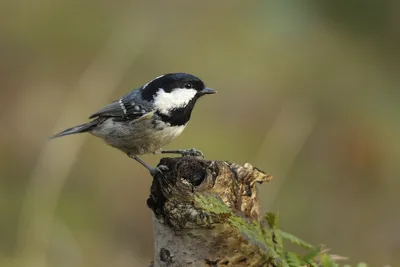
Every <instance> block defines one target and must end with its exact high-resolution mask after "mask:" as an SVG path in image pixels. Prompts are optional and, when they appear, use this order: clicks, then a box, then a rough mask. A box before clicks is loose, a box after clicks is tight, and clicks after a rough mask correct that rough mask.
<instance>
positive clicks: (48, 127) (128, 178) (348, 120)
mask: <svg viewBox="0 0 400 267" xmlns="http://www.w3.org/2000/svg"><path fill="white" fill-rule="evenodd" d="M399 12H400V4H399V2H398V1H394V0H393V1H383V0H382V1H372V0H364V1H361V0H359V1H356V0H353V1H349V0H321V1H295V0H293V1H289V0H286V1H283V0H276V1H197V2H195V1H127V0H117V1H104V0H100V1H77V0H70V1H66V0H58V1H50V0H34V1H27V0H16V1H11V0H8V1H7V0H6V1H4V0H3V1H1V2H0V77H1V78H0V93H1V97H0V111H1V112H0V123H1V131H0V157H1V165H0V266H5V267H8V266H29V267H31V266H33V267H41V266H43V267H46V266H49V267H50V266H51V267H53V266H55V267H63V266H78V267H80V266H85V267H86V266H89V267H90V266H96V267H98V266H117V267H124V266H130V267H132V266H147V264H148V262H149V261H150V260H151V259H152V255H153V251H152V242H153V241H152V224H151V213H150V210H149V209H148V208H147V206H146V199H147V196H148V193H149V186H150V184H151V177H150V176H149V174H148V173H147V171H146V170H145V169H144V168H142V167H141V166H139V164H137V163H136V162H134V161H132V160H131V159H129V158H128V157H127V156H125V155H124V154H122V153H121V152H119V151H117V150H115V149H112V148H110V147H107V146H106V145H104V144H103V143H102V141H101V140H99V139H97V138H95V137H91V136H89V135H76V136H70V137H66V138H63V139H58V140H53V141H51V142H48V140H47V138H48V136H50V135H52V134H54V133H56V132H58V131H60V130H62V129H64V128H67V127H70V126H73V125H75V124H80V123H83V122H85V121H86V118H87V117H88V115H90V114H91V113H93V112H94V111H96V110H97V109H98V108H100V107H102V106H103V105H104V104H106V103H108V102H109V101H111V100H114V99H116V98H118V97H119V96H120V95H123V94H125V93H126V92H127V91H129V90H130V89H133V88H136V87H138V86H140V85H142V84H144V83H146V82H147V81H149V80H151V79H152V78H154V77H156V76H158V75H160V74H163V73H167V72H178V71H184V72H189V73H193V74H195V75H198V76H200V77H201V78H202V79H203V80H204V81H205V82H206V84H207V85H208V86H209V87H212V88H216V89H218V94H217V95H213V96H209V97H205V98H203V99H201V100H200V101H199V103H198V104H197V106H196V108H195V111H194V114H193V117H192V120H191V123H190V124H189V127H188V128H187V129H186V131H185V132H184V134H183V135H182V136H181V137H180V138H179V139H177V140H176V141H175V142H173V143H172V144H170V145H169V146H168V148H191V147H196V148H197V149H200V150H202V151H203V152H204V153H205V154H206V157H207V158H209V159H221V160H228V161H232V162H237V163H245V162H251V163H252V164H254V165H256V166H258V167H260V168H262V169H264V170H265V171H266V172H268V173H269V174H272V175H273V176H274V179H273V181H272V183H270V184H268V185H264V186H262V187H260V192H261V199H262V202H263V209H264V210H265V211H266V210H273V211H276V210H279V212H280V214H281V224H282V225H281V226H282V228H283V229H284V230H286V231H288V232H291V233H293V234H296V235H298V236H300V237H302V238H304V239H305V240H307V241H309V242H311V243H314V244H321V243H322V244H325V245H327V246H328V247H330V248H332V252H333V253H335V254H339V255H343V256H348V257H350V263H354V262H359V261H365V262H367V263H369V264H370V266H384V265H386V264H390V265H391V266H399V265H400V254H399V251H400V231H399V226H400V212H399V203H400V194H399V193H400V190H399V188H400V181H399V174H400V164H399V162H398V159H399V158H400V124H399V115H400V105H399V97H400V92H399V85H400V76H399V62H400V61H399V59H400V56H399V55H400V53H399V52H400V20H399V14H400V13H399ZM143 159H144V160H145V161H146V162H148V163H151V164H152V165H155V164H157V162H158V160H159V159H160V156H154V155H149V156H144V157H143Z"/></svg>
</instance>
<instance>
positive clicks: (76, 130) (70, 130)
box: [50, 120, 98, 139]
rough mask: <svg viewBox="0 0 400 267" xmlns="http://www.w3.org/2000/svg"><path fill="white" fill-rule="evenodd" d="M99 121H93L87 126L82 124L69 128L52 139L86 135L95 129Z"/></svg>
mask: <svg viewBox="0 0 400 267" xmlns="http://www.w3.org/2000/svg"><path fill="white" fill-rule="evenodd" d="M97 123H98V122H97V121H96V120H94V121H91V122H88V123H85V124H81V125H78V126H75V127H72V128H68V129H66V130H64V131H62V132H60V133H58V134H55V135H53V136H51V137H50V139H53V138H57V137H61V136H65V135H70V134H76V133H85V132H88V131H90V130H91V129H93V127H95V126H96V125H97Z"/></svg>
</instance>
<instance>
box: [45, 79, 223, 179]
mask: <svg viewBox="0 0 400 267" xmlns="http://www.w3.org/2000/svg"><path fill="white" fill-rule="evenodd" d="M214 93H216V91H215V90H213V89H211V88H207V87H206V86H205V85H204V83H203V81H201V80H200V79H199V78H198V77H196V76H194V75H191V74H188V73H169V74H165V75H162V76H159V77H156V78H155V79H153V80H152V81H150V82H148V83H146V84H145V85H143V86H142V87H140V88H138V89H136V90H133V91H131V92H129V93H128V94H126V95H125V96H123V97H121V98H120V99H118V100H115V101H113V102H111V103H110V104H108V105H106V106H105V107H103V108H102V109H100V110H99V111H97V112H96V113H94V114H93V115H91V116H90V117H89V119H93V120H92V121H90V122H88V123H85V124H82V125H78V126H75V127H72V128H69V129H66V130H64V131H62V132H60V133H58V134H56V135H54V136H52V137H51V138H56V137H61V136H65V135H70V134H75V133H84V132H88V133H91V134H93V135H94V136H97V137H99V138H101V139H103V140H104V141H105V142H106V143H107V144H108V145H110V146H112V147H115V148H117V149H119V150H121V151H123V152H124V153H126V154H127V155H128V156H129V157H131V158H133V159H135V160H136V161H138V162H139V163H140V164H142V165H143V166H144V167H146V168H147V169H148V170H149V171H150V173H151V174H152V175H154V174H155V173H156V172H160V171H162V170H160V169H159V168H151V167H150V166H148V165H147V164H146V163H144V162H143V161H142V160H141V159H140V158H139V157H138V155H143V154H148V153H179V154H181V155H192V154H193V155H201V152H200V151H197V150H194V149H190V150H162V147H163V146H165V145H167V144H168V143H169V142H171V141H172V140H174V139H175V138H176V137H178V136H179V135H180V134H181V133H182V131H183V130H184V129H185V127H186V125H187V123H188V122H189V120H190V115H191V113H192V110H193V108H194V105H195V103H196V101H197V100H198V99H199V98H200V97H201V96H203V95H206V94H214Z"/></svg>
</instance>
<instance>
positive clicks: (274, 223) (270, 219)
mask: <svg viewBox="0 0 400 267" xmlns="http://www.w3.org/2000/svg"><path fill="white" fill-rule="evenodd" d="M264 219H265V220H266V221H267V223H268V225H269V227H271V229H277V228H278V222H279V216H278V215H277V214H275V213H273V212H267V213H265V215H264Z"/></svg>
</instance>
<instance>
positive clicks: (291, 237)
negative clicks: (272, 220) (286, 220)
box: [275, 230, 314, 249]
mask: <svg viewBox="0 0 400 267" xmlns="http://www.w3.org/2000/svg"><path fill="white" fill-rule="evenodd" d="M275 231H277V232H279V234H280V236H281V237H282V238H283V239H286V240H288V241H290V242H291V243H293V244H295V245H298V246H301V247H303V248H306V249H312V248H314V246H312V245H311V244H309V243H307V242H306V241H304V240H301V239H300V238H298V237H297V236H294V235H292V234H289V233H287V232H284V231H282V230H275Z"/></svg>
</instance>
